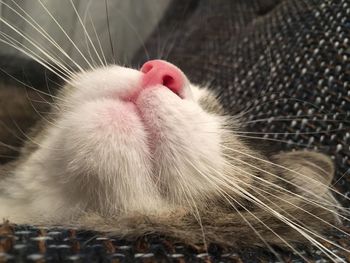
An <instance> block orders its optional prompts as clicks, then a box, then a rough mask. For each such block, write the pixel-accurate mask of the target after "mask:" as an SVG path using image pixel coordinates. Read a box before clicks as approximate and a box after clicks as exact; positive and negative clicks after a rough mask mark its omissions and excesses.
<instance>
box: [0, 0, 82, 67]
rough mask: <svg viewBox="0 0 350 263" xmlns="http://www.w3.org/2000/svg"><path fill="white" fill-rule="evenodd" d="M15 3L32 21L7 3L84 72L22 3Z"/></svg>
mask: <svg viewBox="0 0 350 263" xmlns="http://www.w3.org/2000/svg"><path fill="white" fill-rule="evenodd" d="M0 1H1V0H0ZM11 1H12V3H13V4H15V5H16V7H17V8H18V9H19V10H21V12H23V13H24V14H25V15H26V16H27V17H28V18H29V19H30V20H31V21H32V22H30V21H29V20H28V19H27V18H25V17H24V16H22V15H21V14H20V13H18V12H17V11H16V10H15V9H14V8H12V7H11V6H9V5H7V7H8V8H10V9H11V10H12V11H13V12H15V13H16V14H17V15H18V16H19V17H21V18H22V19H24V20H25V21H26V22H27V23H28V24H29V25H30V26H31V27H32V28H33V29H35V30H36V31H37V32H38V33H39V34H41V35H42V36H43V37H44V38H45V39H46V40H48V41H49V43H51V44H52V45H53V46H54V47H55V48H57V49H58V50H59V51H60V52H61V53H62V54H63V55H64V56H65V57H66V58H68V59H69V60H70V61H71V62H72V63H73V64H74V65H75V66H76V67H77V68H78V69H79V70H80V71H81V72H84V70H83V68H82V67H81V66H80V65H79V64H78V63H77V62H76V61H75V60H73V59H72V58H71V57H70V56H69V55H68V54H67V52H66V51H65V50H64V49H63V48H62V47H61V46H60V45H59V44H58V43H57V42H56V41H55V40H54V39H53V38H52V37H51V36H50V34H48V33H47V32H46V31H45V30H44V28H43V27H42V26H41V25H40V24H39V23H38V22H37V21H36V20H35V19H34V18H33V17H32V16H30V15H29V14H28V13H27V12H26V11H25V10H24V9H23V8H22V7H21V6H20V5H18V4H17V3H16V2H15V1H14V0H11ZM1 3H2V4H5V5H6V3H4V2H3V1H1ZM66 65H67V66H68V67H69V68H70V70H71V71H72V72H73V69H72V67H71V66H70V65H68V64H66Z"/></svg>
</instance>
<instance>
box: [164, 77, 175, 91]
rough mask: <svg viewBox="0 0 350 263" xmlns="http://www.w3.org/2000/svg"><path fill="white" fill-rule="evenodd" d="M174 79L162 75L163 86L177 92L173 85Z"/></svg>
mask: <svg viewBox="0 0 350 263" xmlns="http://www.w3.org/2000/svg"><path fill="white" fill-rule="evenodd" d="M174 83H175V79H174V78H173V77H172V76H169V75H164V76H163V86H165V87H168V88H169V89H171V90H172V91H173V92H175V93H178V90H176V89H175V87H174Z"/></svg>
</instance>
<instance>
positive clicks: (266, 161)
mask: <svg viewBox="0 0 350 263" xmlns="http://www.w3.org/2000/svg"><path fill="white" fill-rule="evenodd" d="M222 147H223V148H225V149H227V150H230V151H234V152H237V153H240V154H243V155H245V156H248V157H250V158H253V159H255V160H259V161H262V162H264V163H267V164H270V165H273V166H276V167H279V168H281V169H284V170H286V171H289V172H292V173H294V174H296V175H299V176H301V177H303V178H305V179H307V180H310V181H311V182H315V181H316V182H317V183H319V184H321V185H322V186H324V187H327V188H328V189H329V190H331V191H333V192H335V193H337V194H339V195H341V196H342V197H344V198H346V199H347V200H350V198H349V197H346V196H345V195H343V194H342V193H340V192H338V191H337V190H335V189H333V188H331V187H329V186H328V185H325V184H323V183H322V182H319V181H317V180H315V179H313V178H309V177H307V176H305V175H304V174H302V173H299V172H297V171H295V170H292V169H290V168H288V167H285V166H283V165H279V164H276V163H273V162H270V161H268V160H264V159H261V158H258V157H256V156H253V155H251V154H248V153H244V152H242V151H238V150H234V149H232V148H229V147H226V146H224V145H222ZM226 156H227V157H230V158H233V159H234V160H236V161H239V162H242V163H245V164H246V165H248V166H250V167H253V168H255V169H258V170H261V171H262V172H265V173H267V174H269V175H271V176H274V177H276V178H279V179H281V180H286V179H284V178H283V177H280V176H278V175H275V174H273V173H271V172H268V171H265V170H263V169H261V168H259V167H257V166H255V165H252V164H249V163H248V162H245V161H243V160H240V159H238V158H234V157H232V156H229V155H226ZM286 182H287V183H290V184H291V185H293V186H295V187H298V188H300V189H302V190H303V191H306V192H308V193H310V194H313V195H314V193H312V192H311V191H309V190H307V189H303V188H301V186H299V185H297V184H294V183H292V182H288V180H286ZM316 197H317V196H316Z"/></svg>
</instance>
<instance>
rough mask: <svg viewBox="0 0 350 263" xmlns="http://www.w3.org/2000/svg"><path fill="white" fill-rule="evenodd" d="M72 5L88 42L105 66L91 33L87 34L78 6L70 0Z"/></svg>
mask: <svg viewBox="0 0 350 263" xmlns="http://www.w3.org/2000/svg"><path fill="white" fill-rule="evenodd" d="M70 3H71V5H72V7H73V10H74V12H75V14H76V16H77V17H78V20H79V22H80V25H81V26H82V28H83V30H84V35H85V36H86V37H87V38H88V40H89V42H90V44H91V46H92V48H93V50H94V52H95V54H96V56H97V58H98V60H99V61H100V63H101V66H103V65H104V64H103V61H102V59H101V57H100V55H99V53H98V52H97V50H96V47H95V45H94V43H93V41H92V40H91V37H90V34H89V33H88V32H87V30H86V27H85V25H84V23H83V20H82V19H81V17H80V15H79V13H78V10H77V8H76V6H75V5H74V3H73V0H70Z"/></svg>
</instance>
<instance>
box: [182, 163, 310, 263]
mask: <svg viewBox="0 0 350 263" xmlns="http://www.w3.org/2000/svg"><path fill="white" fill-rule="evenodd" d="M186 161H187V162H188V163H189V164H190V165H191V166H192V167H193V169H195V170H196V171H197V172H198V173H199V174H201V175H202V176H203V177H204V178H205V179H206V180H207V181H208V182H210V183H211V184H212V185H213V186H214V187H215V188H216V190H218V191H219V193H220V194H221V195H222V196H223V197H224V198H225V200H226V201H228V203H229V204H230V205H231V206H232V207H233V208H234V209H235V211H236V212H238V214H239V215H240V216H241V217H242V218H243V220H244V221H245V222H246V223H247V224H248V225H249V226H251V229H252V230H253V231H254V232H255V233H256V234H257V235H258V237H259V238H260V239H261V240H262V241H263V243H264V244H265V245H267V247H268V248H269V247H271V246H270V245H269V244H268V243H267V242H266V241H265V239H264V238H263V237H262V236H261V235H260V233H259V232H258V231H257V230H256V229H255V228H254V227H253V226H252V225H251V223H250V222H249V221H248V220H247V219H246V218H245V217H244V216H243V215H242V214H241V213H240V212H239V210H238V209H237V208H236V207H235V205H233V204H232V202H231V201H230V200H232V201H233V202H235V203H238V204H239V205H240V207H242V208H243V209H244V210H245V211H246V212H248V213H249V214H250V215H251V216H253V217H254V218H255V219H256V220H258V221H259V222H260V223H261V224H262V225H263V226H265V227H266V228H267V229H268V230H269V231H271V232H272V233H273V234H274V235H275V236H276V237H277V238H279V239H280V240H281V241H282V242H283V243H285V244H286V245H287V246H288V247H289V248H291V249H292V250H293V251H294V252H295V253H296V254H298V255H299V256H300V257H301V258H303V259H305V258H304V257H303V256H302V255H301V254H300V253H299V252H298V251H297V250H295V248H294V247H293V246H292V245H290V244H289V243H288V242H287V241H286V240H285V239H284V238H283V237H281V236H280V235H279V234H277V233H276V231H274V230H273V229H271V228H270V227H269V226H268V225H266V224H265V223H264V222H263V221H262V220H261V219H260V218H258V217H257V216H255V215H254V213H252V212H251V211H249V209H247V208H246V207H245V206H244V205H242V204H241V203H240V202H239V201H237V200H236V199H234V198H233V197H232V196H231V195H229V194H228V193H227V192H226V191H225V190H223V189H221V188H220V186H219V185H218V184H216V182H214V181H213V178H211V177H209V176H207V175H205V173H202V172H201V171H200V170H199V169H198V168H197V167H196V166H195V165H194V164H193V163H192V162H190V161H189V160H186ZM219 174H220V173H219ZM215 179H216V180H218V181H219V182H220V183H221V184H223V185H225V186H226V187H227V186H228V187H229V188H230V189H231V187H230V185H232V186H233V188H232V191H234V192H235V193H237V194H239V195H242V193H241V192H240V191H237V190H236V189H237V188H235V187H238V185H236V184H234V182H233V181H232V180H228V182H227V180H226V181H225V179H226V178H225V177H221V179H219V178H215ZM222 179H224V181H222ZM231 179H232V178H231ZM222 193H224V194H222ZM229 199H230V200H229ZM271 251H272V252H274V250H273V249H272V250H271ZM274 254H275V253H274ZM275 255H276V257H279V256H278V254H277V253H276V254H275ZM282 262H283V261H282Z"/></svg>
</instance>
